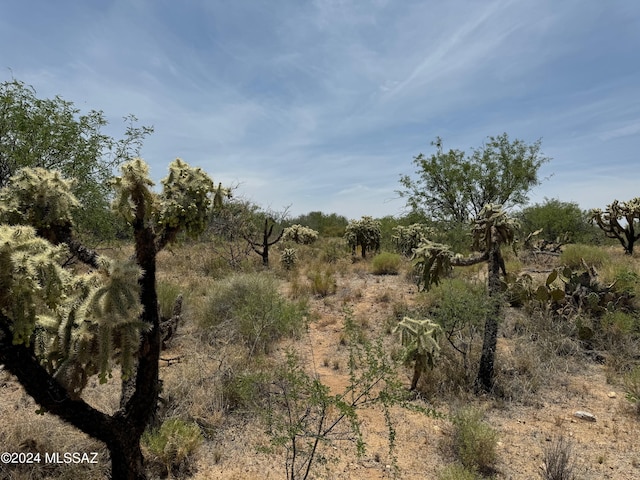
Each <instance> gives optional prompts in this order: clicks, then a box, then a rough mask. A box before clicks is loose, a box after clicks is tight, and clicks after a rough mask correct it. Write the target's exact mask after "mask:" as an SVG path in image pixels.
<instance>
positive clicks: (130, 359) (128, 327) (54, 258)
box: [0, 159, 221, 478]
mask: <svg viewBox="0 0 640 480" xmlns="http://www.w3.org/2000/svg"><path fill="white" fill-rule="evenodd" d="M34 172H35V173H34ZM20 178H22V179H23V180H24V181H25V183H26V184H28V185H30V184H33V185H34V187H35V188H34V189H33V192H41V193H42V196H43V198H30V199H28V198H27V200H31V204H32V205H31V206H30V205H29V202H28V201H25V196H24V193H23V192H22V191H21V190H20V189H19V188H16V185H12V186H11V187H9V188H7V189H4V190H2V191H1V192H0V216H1V217H2V219H1V220H2V222H3V223H6V222H13V223H17V222H30V223H32V224H34V225H35V226H36V228H33V227H30V226H24V225H22V226H15V225H6V224H4V225H0V363H2V364H3V365H4V367H5V368H6V370H7V371H9V372H11V373H13V374H14V375H15V376H16V378H17V379H18V381H19V382H20V383H21V384H22V385H23V386H24V387H25V390H26V391H27V392H28V393H29V394H30V395H31V396H32V397H33V398H34V399H35V401H36V402H37V403H39V404H40V405H41V406H42V407H43V408H44V409H46V410H48V411H50V412H51V413H53V414H55V415H58V416H59V417H60V418H62V419H64V420H65V421H67V422H69V423H71V424H72V425H74V426H76V427H77V428H79V429H80V430H82V431H83V432H85V433H87V434H89V435H91V436H93V437H94V438H96V439H99V440H102V441H104V442H105V444H106V445H107V447H108V449H109V451H110V455H111V458H112V464H111V468H112V474H113V477H114V478H141V477H142V476H144V473H143V472H142V471H141V466H142V465H143V458H142V453H141V451H140V448H139V441H140V436H141V435H142V433H143V432H144V430H145V428H146V426H147V423H148V421H149V419H150V418H151V415H152V413H153V412H154V411H155V409H156V407H157V399H158V392H159V390H160V388H159V386H158V383H159V380H158V361H159V357H160V348H161V338H160V318H159V314H158V303H157V292H156V276H155V272H156V260H157V254H158V252H159V251H160V249H161V248H162V247H163V246H165V245H166V244H167V242H170V241H171V240H173V239H174V238H175V236H176V235H177V234H178V233H179V232H180V231H181V230H183V229H184V230H186V231H187V232H188V233H190V234H195V233H197V232H198V231H199V230H200V229H201V228H203V226H204V220H203V219H206V218H207V215H208V214H207V212H206V210H205V209H208V208H209V207H210V206H211V203H212V201H211V199H210V198H209V194H210V193H212V192H213V182H211V180H210V179H209V178H208V177H207V176H206V175H205V174H204V172H202V171H201V170H198V169H191V168H190V167H189V166H188V165H186V164H185V163H184V162H181V161H180V162H178V161H176V162H174V163H173V164H172V170H171V173H170V175H169V177H168V178H167V179H165V181H163V185H164V190H165V191H164V192H163V193H161V194H160V195H156V194H154V193H152V192H151V190H150V188H149V187H151V185H152V184H153V183H152V182H151V180H150V179H149V177H148V167H147V165H146V164H145V163H144V162H143V161H142V160H140V159H135V160H133V161H131V162H128V163H127V164H125V165H124V166H123V167H122V176H121V177H118V178H116V179H115V180H114V182H113V183H114V186H115V188H116V196H115V202H114V206H115V208H116V209H117V210H118V211H120V212H121V213H122V214H123V215H124V216H125V218H127V219H128V220H129V222H130V223H131V225H132V226H133V230H134V232H133V233H134V239H135V255H134V258H135V263H134V262H133V261H127V262H115V261H111V260H108V259H106V258H104V257H100V256H99V255H97V254H96V253H95V252H91V251H90V250H89V249H87V248H85V247H84V246H82V245H81V244H80V243H79V242H77V240H76V239H74V238H73V236H72V232H71V225H72V224H71V215H70V213H69V210H71V209H72V207H74V206H76V205H77V202H76V201H75V199H74V198H73V197H72V196H71V194H70V193H69V192H68V184H67V183H65V181H63V180H62V179H61V178H60V177H59V176H56V174H51V175H50V174H49V173H45V172H42V173H41V174H40V173H39V171H38V170H35V171H29V170H26V171H25V172H22V177H19V178H18V180H17V182H19V181H20V180H19V179H20ZM38 180H42V181H44V183H45V185H44V186H40V187H36V184H37V183H38ZM47 182H49V184H48V185H47ZM218 191H219V192H220V191H221V189H220V187H219V188H218ZM213 203H215V200H214V202H213ZM65 205H66V206H65ZM183 210H184V212H183ZM47 215H49V217H48V216H47ZM42 236H44V237H46V239H45V238H42ZM48 240H49V241H48ZM52 242H54V243H56V244H57V245H54V244H53V243H52ZM69 252H73V253H74V254H75V255H76V256H77V257H78V258H79V259H80V260H81V261H82V262H85V263H86V264H87V265H88V266H89V267H90V268H91V269H92V270H91V271H90V273H87V274H78V273H77V272H73V271H71V270H67V269H64V268H62V261H63V260H64V259H66V258H67V257H68V253H69ZM114 362H115V363H116V364H117V363H119V364H120V366H121V370H122V380H123V386H122V393H121V399H120V409H119V410H118V411H117V412H116V413H114V414H110V413H105V412H100V411H99V410H97V409H95V408H94V407H91V406H89V405H88V404H87V403H86V402H85V401H84V400H83V399H82V398H80V394H81V392H82V389H83V387H84V386H85V385H86V383H87V380H88V379H89V378H90V377H91V376H92V375H95V374H97V375H98V376H99V378H100V380H101V381H106V379H107V377H108V376H110V373H111V368H112V367H111V366H112V365H113V364H114Z"/></svg>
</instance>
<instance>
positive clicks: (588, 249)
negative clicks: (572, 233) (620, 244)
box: [560, 244, 610, 270]
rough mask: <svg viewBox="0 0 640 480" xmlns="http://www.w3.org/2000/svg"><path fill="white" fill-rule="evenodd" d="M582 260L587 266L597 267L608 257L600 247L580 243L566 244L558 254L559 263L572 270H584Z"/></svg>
mask: <svg viewBox="0 0 640 480" xmlns="http://www.w3.org/2000/svg"><path fill="white" fill-rule="evenodd" d="M583 260H584V262H585V263H586V264H587V265H588V266H590V267H596V268H599V267H602V266H603V265H604V264H605V263H607V262H609V261H610V258H609V255H608V254H607V252H606V251H604V250H603V249H602V248H599V247H594V246H591V245H582V244H574V245H567V246H565V247H564V250H563V252H562V254H561V255H560V263H562V264H563V265H566V266H567V267H569V268H571V269H574V270H584V265H583V264H582V261H583Z"/></svg>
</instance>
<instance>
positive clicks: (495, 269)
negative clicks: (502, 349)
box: [475, 243, 504, 392]
mask: <svg viewBox="0 0 640 480" xmlns="http://www.w3.org/2000/svg"><path fill="white" fill-rule="evenodd" d="M501 265H504V261H503V260H502V256H501V254H500V245H498V244H497V243H494V244H493V245H492V246H491V250H490V251H489V263H488V270H489V297H490V299H491V308H490V309H489V312H488V313H487V319H486V322H485V325H484V338H483V342H482V355H481V356H480V368H479V370H478V376H477V378H476V381H475V386H476V390H478V391H485V392H490V391H491V390H492V389H493V376H494V363H495V358H496V347H497V344H498V320H499V318H500V267H501Z"/></svg>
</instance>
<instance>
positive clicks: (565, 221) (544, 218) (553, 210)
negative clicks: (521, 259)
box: [517, 198, 593, 243]
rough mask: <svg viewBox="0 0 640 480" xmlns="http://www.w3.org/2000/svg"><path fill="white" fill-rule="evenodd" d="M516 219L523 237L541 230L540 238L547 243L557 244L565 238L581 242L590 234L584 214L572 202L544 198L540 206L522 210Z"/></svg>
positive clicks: (536, 205) (589, 226)
mask: <svg viewBox="0 0 640 480" xmlns="http://www.w3.org/2000/svg"><path fill="white" fill-rule="evenodd" d="M517 218H518V220H519V222H520V225H521V228H522V233H523V234H524V236H526V235H529V234H531V233H533V232H535V231H537V230H541V232H540V237H541V238H542V239H544V240H546V241H548V242H557V241H558V239H561V238H563V237H565V236H566V237H567V240H569V241H572V242H581V241H585V240H588V239H589V238H590V237H591V234H592V231H591V229H592V228H593V227H591V225H590V224H589V221H588V218H587V215H586V213H585V212H583V211H582V210H580V207H579V206H578V204H577V203H574V202H561V201H560V200H558V199H555V198H552V199H549V198H545V201H544V203H542V204H538V203H536V204H535V205H532V206H529V207H526V208H524V209H522V211H521V212H519V213H518V215H517ZM565 243H566V242H565Z"/></svg>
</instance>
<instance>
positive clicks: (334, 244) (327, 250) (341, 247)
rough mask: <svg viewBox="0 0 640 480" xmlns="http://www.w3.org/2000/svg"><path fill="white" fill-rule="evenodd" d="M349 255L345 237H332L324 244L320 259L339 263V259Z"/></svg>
mask: <svg viewBox="0 0 640 480" xmlns="http://www.w3.org/2000/svg"><path fill="white" fill-rule="evenodd" d="M347 256H348V252H347V248H346V244H345V242H344V240H343V239H339V240H338V239H330V240H328V241H326V242H325V243H324V244H323V246H322V251H321V253H320V260H322V261H323V262H326V263H337V262H338V260H340V259H342V258H346V257H347Z"/></svg>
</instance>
